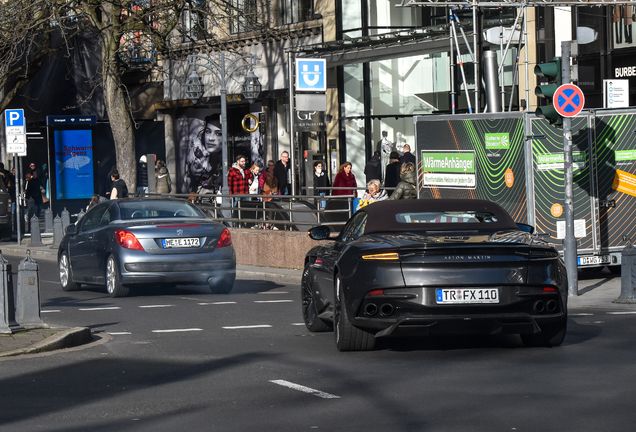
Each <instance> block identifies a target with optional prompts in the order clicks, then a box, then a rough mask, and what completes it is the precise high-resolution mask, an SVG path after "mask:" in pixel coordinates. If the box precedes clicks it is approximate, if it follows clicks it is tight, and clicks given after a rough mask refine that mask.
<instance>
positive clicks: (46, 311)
mask: <svg viewBox="0 0 636 432" xmlns="http://www.w3.org/2000/svg"><path fill="white" fill-rule="evenodd" d="M49 312H62V311H61V310H59V309H50V310H41V311H40V313H49Z"/></svg>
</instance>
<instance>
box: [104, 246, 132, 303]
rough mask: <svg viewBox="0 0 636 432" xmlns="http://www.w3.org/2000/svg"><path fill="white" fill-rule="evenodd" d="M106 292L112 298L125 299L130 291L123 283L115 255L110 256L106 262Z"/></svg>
mask: <svg viewBox="0 0 636 432" xmlns="http://www.w3.org/2000/svg"><path fill="white" fill-rule="evenodd" d="M106 290H107V291H108V295H109V296H111V297H125V296H127V295H128V291H129V290H128V287H126V286H124V285H122V283H121V276H119V267H118V265H117V260H115V257H114V256H113V255H110V256H109V257H108V260H107V261H106Z"/></svg>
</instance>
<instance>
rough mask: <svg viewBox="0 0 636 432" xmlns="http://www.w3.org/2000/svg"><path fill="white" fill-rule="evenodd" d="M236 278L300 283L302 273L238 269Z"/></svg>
mask: <svg viewBox="0 0 636 432" xmlns="http://www.w3.org/2000/svg"><path fill="white" fill-rule="evenodd" d="M236 278H237V279H260V280H266V281H270V282H279V283H286V284H298V285H300V278H301V274H300V271H299V274H298V275H294V274H284V273H272V272H271V271H270V272H267V271H265V272H259V271H253V270H238V269H237V270H236Z"/></svg>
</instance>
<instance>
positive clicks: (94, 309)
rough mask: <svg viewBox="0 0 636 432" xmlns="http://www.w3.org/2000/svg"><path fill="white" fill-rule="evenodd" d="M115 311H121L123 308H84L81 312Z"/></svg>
mask: <svg viewBox="0 0 636 432" xmlns="http://www.w3.org/2000/svg"><path fill="white" fill-rule="evenodd" d="M115 309H121V308H120V307H119V306H113V307H96V308H83V309H80V310H81V311H100V310H115Z"/></svg>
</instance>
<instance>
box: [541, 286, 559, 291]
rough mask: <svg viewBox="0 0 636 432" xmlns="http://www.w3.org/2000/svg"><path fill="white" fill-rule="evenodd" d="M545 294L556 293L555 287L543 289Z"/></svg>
mask: <svg viewBox="0 0 636 432" xmlns="http://www.w3.org/2000/svg"><path fill="white" fill-rule="evenodd" d="M543 292H556V288H553V287H543Z"/></svg>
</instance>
